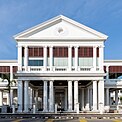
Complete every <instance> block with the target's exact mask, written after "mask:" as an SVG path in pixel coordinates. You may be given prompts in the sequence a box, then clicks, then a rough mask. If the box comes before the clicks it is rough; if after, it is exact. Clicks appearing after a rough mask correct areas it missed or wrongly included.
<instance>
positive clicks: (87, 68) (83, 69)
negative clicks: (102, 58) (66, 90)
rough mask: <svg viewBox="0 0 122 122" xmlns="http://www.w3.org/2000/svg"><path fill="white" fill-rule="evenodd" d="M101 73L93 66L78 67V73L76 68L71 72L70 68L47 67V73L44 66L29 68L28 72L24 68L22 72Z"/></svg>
mask: <svg viewBox="0 0 122 122" xmlns="http://www.w3.org/2000/svg"><path fill="white" fill-rule="evenodd" d="M95 71H99V68H98V67H97V68H96V70H95V69H94V67H93V66H78V68H77V71H76V70H75V67H73V66H72V67H71V71H70V70H69V68H68V66H53V67H52V68H50V67H48V66H47V69H46V71H45V70H44V66H28V68H27V71H25V67H24V66H23V67H22V72H23V73H24V72H28V73H30V72H31V73H40V72H43V73H44V72H83V73H87V72H89V73H90V72H95Z"/></svg>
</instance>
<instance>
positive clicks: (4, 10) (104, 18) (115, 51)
mask: <svg viewBox="0 0 122 122" xmlns="http://www.w3.org/2000/svg"><path fill="white" fill-rule="evenodd" d="M61 14H62V15H64V16H67V17H69V18H71V19H73V20H75V21H77V22H79V23H82V24H84V25H86V26H88V27H91V28H93V29H95V30H97V31H99V32H102V33H104V34H106V35H108V36H109V38H108V39H107V41H105V59H114V60H117V59H119V60H122V0H0V60H5V59H11V60H12V59H17V47H16V45H17V44H16V41H15V40H14V38H13V36H14V35H16V34H17V33H19V32H22V31H24V30H26V29H28V28H30V27H33V26H35V25H37V24H40V23H42V22H44V21H46V20H48V19H51V18H53V17H55V16H58V15H61Z"/></svg>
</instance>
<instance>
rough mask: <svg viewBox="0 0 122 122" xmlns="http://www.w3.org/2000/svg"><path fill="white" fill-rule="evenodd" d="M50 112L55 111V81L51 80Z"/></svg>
mask: <svg viewBox="0 0 122 122" xmlns="http://www.w3.org/2000/svg"><path fill="white" fill-rule="evenodd" d="M49 112H54V90H53V81H50V86H49Z"/></svg>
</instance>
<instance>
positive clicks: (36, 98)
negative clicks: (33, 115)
mask: <svg viewBox="0 0 122 122" xmlns="http://www.w3.org/2000/svg"><path fill="white" fill-rule="evenodd" d="M35 109H36V111H37V109H38V89H36V94H35Z"/></svg>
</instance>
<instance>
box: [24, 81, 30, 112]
mask: <svg viewBox="0 0 122 122" xmlns="http://www.w3.org/2000/svg"><path fill="white" fill-rule="evenodd" d="M28 82H29V81H24V112H28V108H29V102H28V99H29V95H28Z"/></svg>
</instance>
